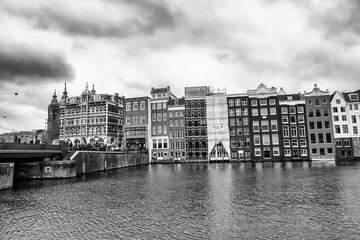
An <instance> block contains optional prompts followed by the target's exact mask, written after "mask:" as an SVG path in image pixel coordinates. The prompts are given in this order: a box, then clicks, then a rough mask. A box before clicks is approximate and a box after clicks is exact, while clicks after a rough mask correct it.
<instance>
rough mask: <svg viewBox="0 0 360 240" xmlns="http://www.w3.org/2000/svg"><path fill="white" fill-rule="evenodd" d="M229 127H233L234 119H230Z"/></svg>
mask: <svg viewBox="0 0 360 240" xmlns="http://www.w3.org/2000/svg"><path fill="white" fill-rule="evenodd" d="M230 126H235V119H234V118H231V119H230Z"/></svg>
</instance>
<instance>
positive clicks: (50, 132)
mask: <svg viewBox="0 0 360 240" xmlns="http://www.w3.org/2000/svg"><path fill="white" fill-rule="evenodd" d="M47 126H48V128H47V134H46V142H47V143H51V142H52V141H53V140H54V139H58V138H59V102H58V100H57V96H56V90H54V95H53V97H52V99H51V102H50V104H49V105H48V118H47Z"/></svg>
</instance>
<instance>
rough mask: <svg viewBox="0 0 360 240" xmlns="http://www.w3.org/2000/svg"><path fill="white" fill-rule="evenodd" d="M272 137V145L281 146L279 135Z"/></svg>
mask: <svg viewBox="0 0 360 240" xmlns="http://www.w3.org/2000/svg"><path fill="white" fill-rule="evenodd" d="M271 137H272V143H273V144H276V145H278V144H279V135H277V134H273V135H271Z"/></svg>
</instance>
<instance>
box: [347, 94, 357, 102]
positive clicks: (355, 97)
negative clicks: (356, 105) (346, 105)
mask: <svg viewBox="0 0 360 240" xmlns="http://www.w3.org/2000/svg"><path fill="white" fill-rule="evenodd" d="M349 97H350V100H351V101H357V100H359V97H358V95H357V94H350V95H349Z"/></svg>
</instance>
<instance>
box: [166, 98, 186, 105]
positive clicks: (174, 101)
mask: <svg viewBox="0 0 360 240" xmlns="http://www.w3.org/2000/svg"><path fill="white" fill-rule="evenodd" d="M168 105H169V106H181V105H185V98H184V97H182V98H177V99H170V100H169V103H168Z"/></svg>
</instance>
